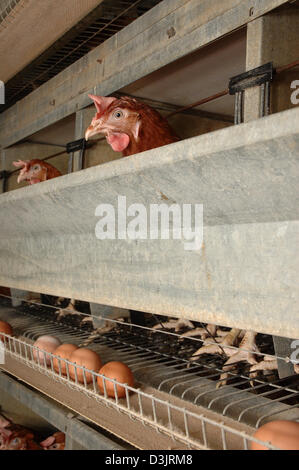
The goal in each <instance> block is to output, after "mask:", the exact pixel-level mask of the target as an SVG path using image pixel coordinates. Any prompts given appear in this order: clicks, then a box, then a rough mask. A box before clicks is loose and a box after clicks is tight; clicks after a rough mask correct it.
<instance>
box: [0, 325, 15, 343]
mask: <svg viewBox="0 0 299 470" xmlns="http://www.w3.org/2000/svg"><path fill="white" fill-rule="evenodd" d="M0 332H1V333H5V334H6V335H10V336H12V335H13V331H12V327H11V325H10V324H9V323H7V322H6V321H1V320H0ZM0 340H2V341H8V338H6V337H5V336H4V335H0Z"/></svg>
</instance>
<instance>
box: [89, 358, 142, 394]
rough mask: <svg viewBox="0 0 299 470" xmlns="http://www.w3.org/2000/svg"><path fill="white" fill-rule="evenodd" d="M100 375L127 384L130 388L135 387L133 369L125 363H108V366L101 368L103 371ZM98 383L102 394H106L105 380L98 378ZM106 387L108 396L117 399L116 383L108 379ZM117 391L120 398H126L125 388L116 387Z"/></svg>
mask: <svg viewBox="0 0 299 470" xmlns="http://www.w3.org/2000/svg"><path fill="white" fill-rule="evenodd" d="M99 374H102V375H104V376H105V377H107V378H109V379H115V380H117V381H118V382H120V383H123V384H127V385H129V386H130V387H133V386H134V376H133V373H132V371H131V369H130V368H129V367H128V366H127V365H126V364H124V363H123V362H118V361H112V362H107V364H105V365H104V366H103V367H102V368H101V370H100V371H99ZM97 382H98V386H99V389H100V392H101V393H103V394H104V385H103V379H102V378H101V377H98V378H97ZM105 386H106V391H107V395H108V396H109V397H115V392H114V383H113V382H111V381H110V380H107V379H106V380H105ZM116 389H117V396H118V398H123V397H125V396H126V389H125V387H121V386H120V385H116Z"/></svg>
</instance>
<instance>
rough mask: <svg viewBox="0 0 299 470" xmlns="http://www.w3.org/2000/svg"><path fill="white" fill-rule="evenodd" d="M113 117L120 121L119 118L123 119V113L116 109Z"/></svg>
mask: <svg viewBox="0 0 299 470" xmlns="http://www.w3.org/2000/svg"><path fill="white" fill-rule="evenodd" d="M113 117H114V118H115V119H120V118H122V117H123V112H122V111H121V110H120V109H118V110H117V111H114V113H113Z"/></svg>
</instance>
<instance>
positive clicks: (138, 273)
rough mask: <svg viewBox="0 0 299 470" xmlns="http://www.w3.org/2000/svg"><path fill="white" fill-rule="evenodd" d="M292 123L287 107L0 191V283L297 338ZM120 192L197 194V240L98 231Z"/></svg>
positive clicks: (162, 199)
mask: <svg viewBox="0 0 299 470" xmlns="http://www.w3.org/2000/svg"><path fill="white" fill-rule="evenodd" d="M298 133H299V109H298V108H296V109H292V110H289V111H285V112H282V113H277V114H275V115H272V116H269V117H267V118H264V119H260V120H257V121H251V122H249V123H245V124H241V125H239V126H232V127H229V128H225V129H222V130H219V131H216V132H213V133H210V134H205V135H202V136H199V137H194V138H192V139H189V140H185V141H181V142H178V143H176V144H172V145H169V146H165V147H162V148H158V149H155V150H152V151H149V152H145V153H143V154H139V155H134V156H131V157H129V158H122V159H119V160H117V161H113V162H110V163H109V164H103V165H99V166H95V167H92V168H88V169H86V170H82V171H77V172H75V173H73V174H70V175H65V176H62V177H61V178H56V179H54V180H50V181H47V182H44V183H42V184H37V185H33V186H31V187H26V188H21V189H19V190H16V191H11V192H9V193H5V194H2V195H0V225H1V236H0V255H1V256H0V285H4V286H10V287H15V288H19V289H27V290H30V291H36V292H44V293H47V294H52V295H61V296H64V297H74V298H77V299H82V300H85V301H89V302H94V303H100V304H104V305H112V306H116V307H119V308H128V309H133V310H138V311H145V312H155V313H157V314H162V315H164V314H165V315H168V316H178V317H185V318H189V319H191V320H192V319H193V320H195V321H203V322H208V323H216V324H219V325H225V326H235V327H237V328H241V329H247V330H253V331H259V332H263V333H268V334H273V335H277V336H285V337H290V338H292V337H296V338H299V317H298V314H297V308H298V307H297V306H298V299H297V297H298V265H299V260H298V249H297V238H298V231H299V204H298V201H297V200H296V197H294V195H295V194H296V189H297V180H298V154H299V152H298V150H299V143H298ZM119 195H121V196H126V198H127V207H129V206H130V205H131V204H133V203H142V204H143V205H144V206H145V208H146V210H147V211H150V209H151V206H150V205H151V204H161V203H164V204H167V205H171V204H174V203H176V204H179V205H180V207H182V204H186V203H188V204H203V208H204V244H203V246H202V249H201V250H199V251H196V250H195V251H188V250H186V249H185V245H184V243H185V242H186V239H178V240H173V239H169V240H163V239H160V238H159V239H156V240H153V239H149V238H148V239H146V240H132V239H128V238H127V239H118V238H117V236H116V239H114V240H110V239H107V240H99V239H97V238H96V235H95V228H96V224H97V222H98V221H99V217H96V215H95V210H96V208H97V206H98V205H99V204H111V205H112V206H113V207H114V208H115V210H116V215H117V214H118V208H117V204H118V196H119ZM24 214H26V216H24ZM129 220H131V218H130V217H129V216H128V221H129ZM170 238H172V237H170Z"/></svg>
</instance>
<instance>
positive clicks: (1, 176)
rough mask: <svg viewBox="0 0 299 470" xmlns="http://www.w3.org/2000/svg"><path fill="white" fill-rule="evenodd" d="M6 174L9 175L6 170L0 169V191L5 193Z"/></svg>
mask: <svg viewBox="0 0 299 470" xmlns="http://www.w3.org/2000/svg"><path fill="white" fill-rule="evenodd" d="M8 176H9V172H8V171H6V170H2V171H0V180H3V181H2V193H5V191H6V181H7V178H8Z"/></svg>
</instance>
